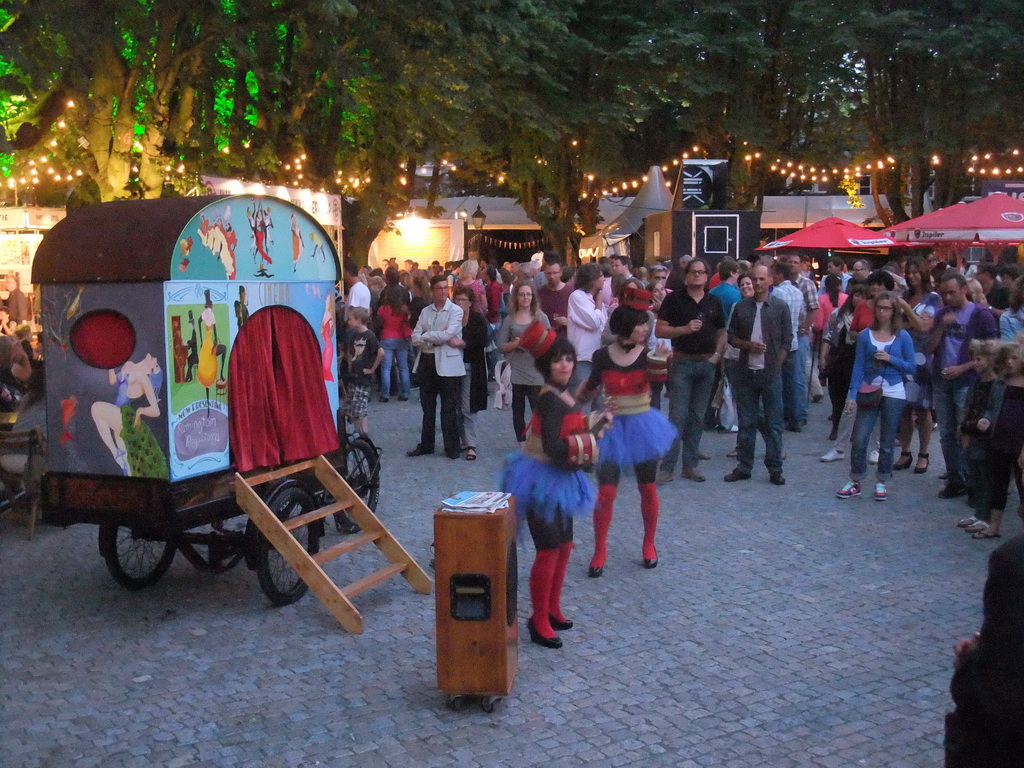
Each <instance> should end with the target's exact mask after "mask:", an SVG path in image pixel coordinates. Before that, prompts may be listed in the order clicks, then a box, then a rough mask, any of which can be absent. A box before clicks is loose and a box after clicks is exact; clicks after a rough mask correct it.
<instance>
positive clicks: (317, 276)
mask: <svg viewBox="0 0 1024 768" xmlns="http://www.w3.org/2000/svg"><path fill="white" fill-rule="evenodd" d="M171 275H172V276H173V278H172V279H174V280H252V279H253V278H256V279H258V280H266V281H270V280H273V281H276V282H299V283H302V282H309V281H328V282H334V281H335V280H337V279H338V266H337V259H336V256H335V252H334V247H333V245H332V243H331V241H330V238H328V237H327V235H326V234H325V232H324V230H323V229H322V228H321V227H320V225H319V224H317V222H316V221H315V220H314V219H313V218H312V217H311V216H309V214H307V213H305V212H304V211H303V210H302V209H301V208H298V207H296V206H294V205H291V204H290V203H286V202H284V201H283V200H280V199H278V198H275V197H263V196H260V195H238V196H236V197H231V198H228V199H224V200H218V201H217V202H215V203H211V204H210V205H209V206H207V207H206V208H204V209H203V210H202V211H200V212H199V213H198V214H196V215H195V216H194V217H193V218H192V220H191V221H190V222H189V223H188V224H187V225H186V226H185V228H184V229H183V230H182V232H181V235H180V236H179V238H178V244H177V246H176V247H175V249H174V254H173V257H172V266H171Z"/></svg>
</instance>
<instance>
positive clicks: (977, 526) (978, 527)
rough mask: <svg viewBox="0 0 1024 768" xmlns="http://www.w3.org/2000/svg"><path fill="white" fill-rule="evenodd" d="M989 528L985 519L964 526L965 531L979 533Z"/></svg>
mask: <svg viewBox="0 0 1024 768" xmlns="http://www.w3.org/2000/svg"><path fill="white" fill-rule="evenodd" d="M987 529H988V523H986V522H985V521H984V520H976V521H975V522H973V523H971V524H970V525H968V526H966V527H965V528H964V533H977V532H978V531H984V530H987Z"/></svg>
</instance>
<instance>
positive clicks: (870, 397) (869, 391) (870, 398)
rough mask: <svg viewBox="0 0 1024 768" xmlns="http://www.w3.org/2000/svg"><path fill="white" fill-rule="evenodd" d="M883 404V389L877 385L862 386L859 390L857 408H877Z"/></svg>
mask: <svg viewBox="0 0 1024 768" xmlns="http://www.w3.org/2000/svg"><path fill="white" fill-rule="evenodd" d="M881 402H882V388H881V387H879V386H878V385H876V384H861V385H860V387H859V388H858V389H857V407H858V408H864V409H870V408H877V407H878V406H879V404H880V403H881Z"/></svg>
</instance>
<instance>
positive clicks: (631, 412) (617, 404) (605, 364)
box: [577, 285, 676, 579]
mask: <svg viewBox="0 0 1024 768" xmlns="http://www.w3.org/2000/svg"><path fill="white" fill-rule="evenodd" d="M650 300H651V294H650V291H647V290H644V289H643V288H640V287H639V286H635V285H627V286H626V289H625V291H623V298H622V302H621V303H620V304H619V306H618V307H616V309H615V311H614V312H612V315H611V317H610V318H609V319H608V329H609V330H610V331H611V332H612V333H614V334H615V336H616V340H615V342H613V343H612V344H610V345H608V346H607V347H603V348H601V349H599V350H598V351H597V352H595V353H594V360H593V370H592V372H591V375H590V378H589V379H588V380H587V381H585V382H584V383H583V385H582V386H581V387H580V391H579V393H578V395H577V396H578V397H579V399H580V400H583V401H585V400H588V399H590V398H591V397H593V396H594V395H595V394H596V393H597V391H598V390H599V389H601V388H603V389H604V396H605V402H606V403H607V404H608V406H609V409H610V410H611V411H612V412H613V413H614V414H615V422H614V423H613V424H612V426H611V427H610V428H609V429H608V430H607V431H606V432H605V434H604V436H603V437H602V438H601V440H600V442H599V443H598V448H599V449H600V457H601V458H600V461H599V462H598V464H597V482H598V491H597V505H596V506H595V507H594V557H593V558H592V559H591V561H590V571H589V575H590V577H591V578H594V579H596V578H597V577H599V576H600V575H601V574H602V573H604V564H605V559H606V557H607V554H608V529H609V527H611V524H612V510H613V508H614V506H615V496H616V494H617V493H618V488H619V478H620V476H621V474H622V470H623V469H626V468H629V467H632V468H633V471H634V473H635V474H636V484H637V488H638V489H639V490H640V515H641V517H642V518H643V521H644V542H643V564H644V568H657V567H658V551H657V550H656V549H655V547H654V533H655V530H656V529H657V527H658V487H657V485H656V484H655V481H654V478H655V475H656V474H657V469H658V461H659V460H660V459H661V457H662V456H664V455H665V452H666V451H668V449H669V447H670V446H671V445H672V441H673V440H675V438H676V428H675V427H674V426H672V422H670V421H669V420H668V419H667V418H665V416H664V414H662V412H661V411H659V410H656V409H653V408H651V384H650V377H649V373H648V360H647V338H648V336H649V335H650V332H651V316H650V313H649V312H648V308H649V307H650ZM657 351H658V353H659V355H660V356H662V357H664V356H667V355H668V354H669V353H668V350H667V349H662V348H660V347H659V349H658V350H657Z"/></svg>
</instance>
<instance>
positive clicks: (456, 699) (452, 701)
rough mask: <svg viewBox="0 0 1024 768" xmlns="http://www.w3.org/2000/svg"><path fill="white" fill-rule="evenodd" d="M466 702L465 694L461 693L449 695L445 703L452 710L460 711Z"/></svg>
mask: <svg viewBox="0 0 1024 768" xmlns="http://www.w3.org/2000/svg"><path fill="white" fill-rule="evenodd" d="M465 703H466V697H465V696H459V695H455V696H449V697H448V699H447V701H445V705H446V706H447V707H448V709H450V710H451V711H452V712H458V711H460V710H461V709H462V707H463V705H464V704H465Z"/></svg>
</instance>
